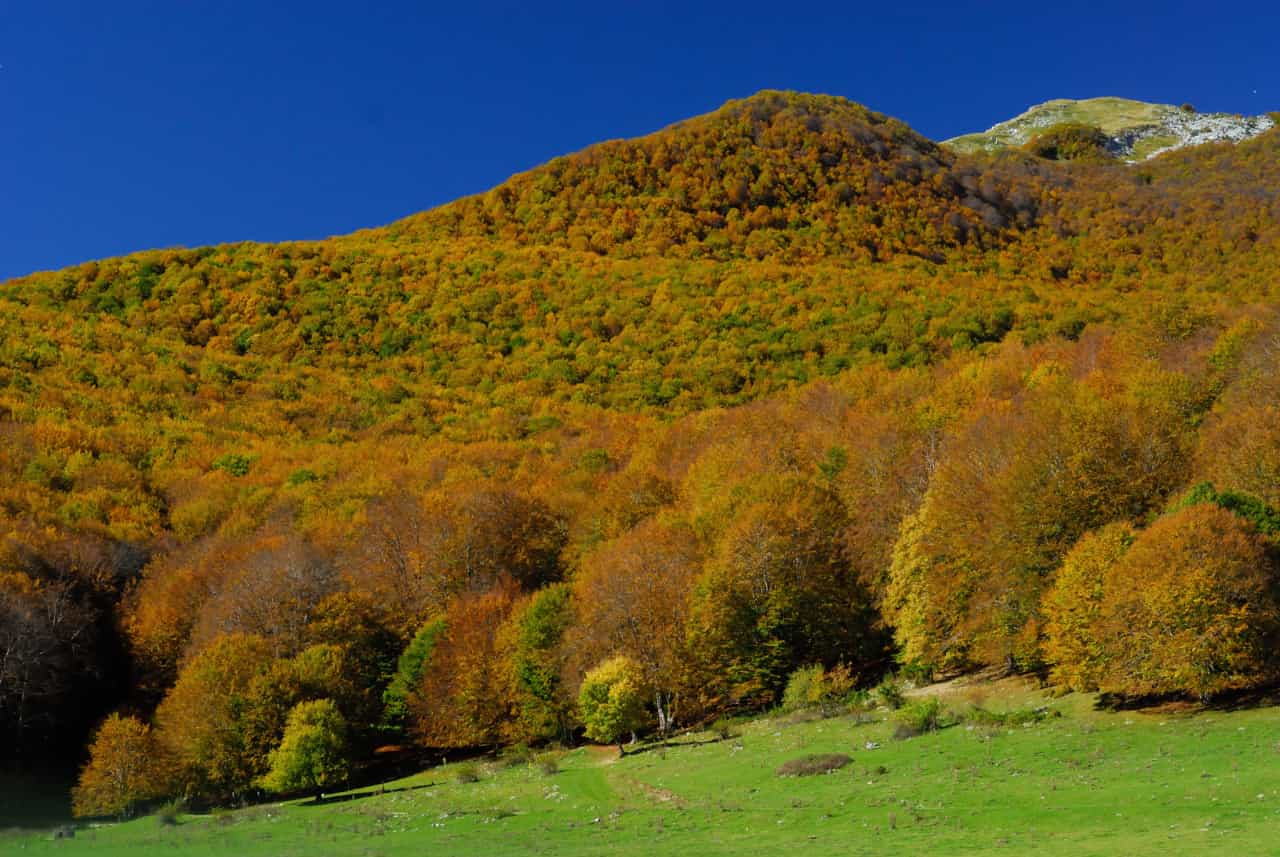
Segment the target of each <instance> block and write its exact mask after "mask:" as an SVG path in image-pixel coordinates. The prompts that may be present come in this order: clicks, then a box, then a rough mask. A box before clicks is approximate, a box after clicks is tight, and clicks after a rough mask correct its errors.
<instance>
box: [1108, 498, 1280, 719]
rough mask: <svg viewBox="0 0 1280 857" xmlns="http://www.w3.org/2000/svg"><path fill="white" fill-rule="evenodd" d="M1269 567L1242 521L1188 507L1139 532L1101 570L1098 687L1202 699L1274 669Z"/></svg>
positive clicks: (1279, 607)
mask: <svg viewBox="0 0 1280 857" xmlns="http://www.w3.org/2000/svg"><path fill="white" fill-rule="evenodd" d="M1278 630H1280V604H1277V601H1276V568H1275V565H1274V562H1273V560H1272V559H1271V557H1270V556H1269V555H1268V551H1267V548H1266V546H1265V544H1264V543H1263V540H1262V539H1261V538H1260V537H1259V536H1258V534H1257V532H1256V531H1255V530H1254V528H1253V527H1252V526H1251V525H1250V524H1249V523H1248V522H1247V521H1245V520H1243V519H1241V518H1239V517H1237V516H1236V515H1233V514H1232V513H1231V512H1229V511H1227V510H1225V509H1222V508H1220V507H1218V506H1214V505H1209V504H1201V505H1195V506H1190V507H1188V508H1185V509H1182V510H1181V511H1178V512H1174V513H1173V514H1170V515H1166V516H1165V517H1162V518H1160V519H1159V520H1157V521H1156V522H1155V523H1154V524H1152V525H1151V526H1150V527H1149V528H1148V529H1146V530H1144V531H1143V532H1142V533H1140V534H1139V535H1138V537H1137V539H1136V540H1135V541H1134V543H1133V546H1132V547H1131V548H1129V550H1128V551H1127V552H1126V553H1125V554H1124V556H1123V557H1121V558H1120V560H1119V561H1118V562H1116V563H1115V564H1114V565H1113V566H1112V567H1111V569H1110V571H1109V573H1108V574H1107V577H1106V581H1105V586H1104V600H1103V608H1102V612H1101V615H1100V617H1099V634H1098V635H1099V637H1100V639H1101V642H1102V651H1103V661H1104V664H1103V666H1102V668H1101V670H1100V676H1099V680H1098V686H1099V687H1100V688H1101V689H1102V690H1104V691H1111V692H1115V693H1123V694H1131V695H1141V694H1161V693H1188V694H1193V695H1195V696H1199V697H1201V698H1204V697H1209V696H1212V695H1213V694H1215V693H1220V692H1222V691H1225V690H1231V689H1236V688H1243V687H1252V686H1255V685H1258V684H1260V683H1263V682H1266V681H1268V680H1270V679H1272V678H1273V677H1274V676H1275V675H1276V671H1277V668H1278V667H1280V664H1278V663H1277V661H1276V658H1275V656H1274V651H1275V648H1274V647H1275V644H1276V642H1277V636H1276V635H1277V631H1278Z"/></svg>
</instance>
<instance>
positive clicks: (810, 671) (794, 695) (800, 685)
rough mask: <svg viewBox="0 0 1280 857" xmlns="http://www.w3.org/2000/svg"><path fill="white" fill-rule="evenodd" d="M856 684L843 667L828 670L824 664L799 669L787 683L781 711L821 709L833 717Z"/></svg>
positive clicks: (841, 665) (847, 669) (850, 671)
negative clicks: (836, 708)
mask: <svg viewBox="0 0 1280 857" xmlns="http://www.w3.org/2000/svg"><path fill="white" fill-rule="evenodd" d="M854 682H855V679H854V675H853V672H852V670H850V669H849V668H848V667H847V666H845V665H844V664H838V665H837V666H834V667H832V668H831V669H829V670H828V669H826V668H824V667H823V666H822V665H821V664H814V665H813V666H808V667H800V668H799V669H797V670H795V671H794V672H792V673H791V677H790V678H789V679H787V687H786V690H785V691H784V692H783V694H782V708H783V710H784V711H800V710H802V709H805V708H819V709H821V710H822V713H823V714H826V715H830V714H832V713H834V711H833V709H834V708H835V707H837V706H839V705H840V704H841V703H843V702H844V701H845V700H846V699H847V698H848V696H849V694H850V693H852V692H853V686H854Z"/></svg>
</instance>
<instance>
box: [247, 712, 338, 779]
mask: <svg viewBox="0 0 1280 857" xmlns="http://www.w3.org/2000/svg"><path fill="white" fill-rule="evenodd" d="M269 766H270V770H269V771H268V772H267V774H266V775H265V776H263V777H262V779H261V780H260V781H259V782H260V783H261V784H262V786H263V788H266V789H267V790H269V791H273V792H291V791H312V792H314V793H315V799H316V801H317V802H319V800H320V798H321V797H322V796H323V794H324V790H325V789H327V788H331V787H333V786H335V785H339V784H341V783H343V782H345V781H346V779H347V777H348V776H350V771H351V762H350V759H349V749H348V746H347V722H346V720H345V719H343V717H342V713H341V712H340V711H339V710H338V706H336V705H335V704H334V703H333V701H332V700H329V699H316V700H312V701H310V702H300V703H298V704H297V706H295V707H294V709H293V710H292V711H290V712H289V721H288V723H287V724H286V726H285V729H284V737H283V739H281V741H280V746H279V747H277V748H276V749H275V750H272V751H271V756H270V760H269Z"/></svg>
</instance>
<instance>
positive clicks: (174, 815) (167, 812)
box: [156, 800, 182, 827]
mask: <svg viewBox="0 0 1280 857" xmlns="http://www.w3.org/2000/svg"><path fill="white" fill-rule="evenodd" d="M181 814H182V801H180V800H172V801H169V802H168V803H166V804H165V805H164V806H162V807H160V808H159V809H158V810H156V824H158V825H160V826H161V827H174V826H176V825H177V824H178V816H179V815H181Z"/></svg>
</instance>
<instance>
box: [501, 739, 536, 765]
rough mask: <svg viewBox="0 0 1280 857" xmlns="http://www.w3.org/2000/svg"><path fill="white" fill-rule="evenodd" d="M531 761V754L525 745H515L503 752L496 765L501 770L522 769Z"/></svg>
mask: <svg viewBox="0 0 1280 857" xmlns="http://www.w3.org/2000/svg"><path fill="white" fill-rule="evenodd" d="M532 761H533V753H532V752H530V750H529V748H528V746H527V745H525V744H515V745H513V746H511V747H508V748H507V749H506V750H504V751H503V753H502V756H501V757H499V759H498V764H499V765H500V766H501V767H503V768H522V767H524V766H525V765H528V764H530V763H531V762H532Z"/></svg>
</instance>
